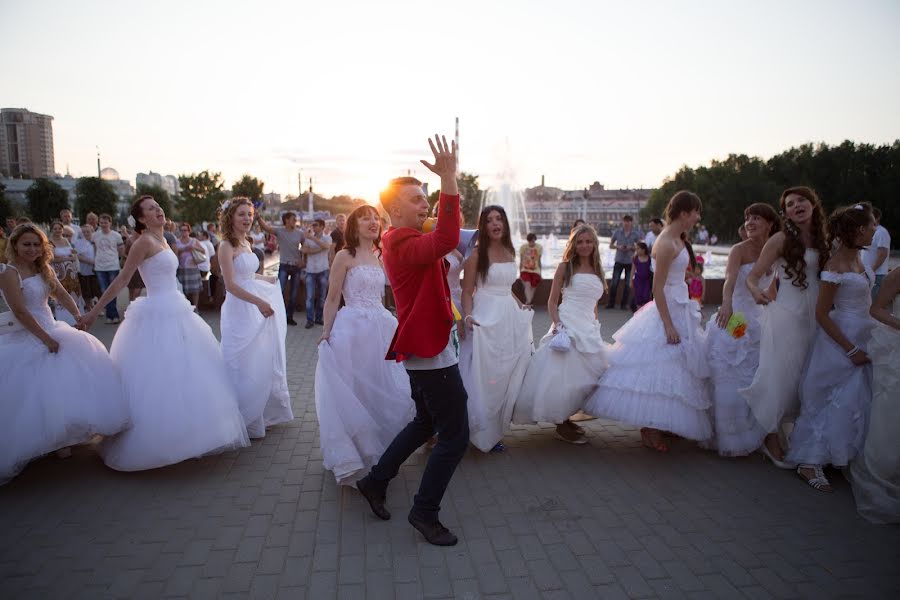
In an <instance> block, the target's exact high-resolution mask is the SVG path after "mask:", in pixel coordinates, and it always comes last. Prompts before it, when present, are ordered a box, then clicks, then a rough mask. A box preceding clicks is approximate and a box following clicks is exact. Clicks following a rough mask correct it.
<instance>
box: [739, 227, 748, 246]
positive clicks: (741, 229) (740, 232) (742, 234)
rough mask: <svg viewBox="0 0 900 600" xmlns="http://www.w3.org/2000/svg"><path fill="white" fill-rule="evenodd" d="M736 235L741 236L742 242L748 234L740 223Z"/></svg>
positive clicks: (746, 238)
mask: <svg viewBox="0 0 900 600" xmlns="http://www.w3.org/2000/svg"><path fill="white" fill-rule="evenodd" d="M738 237H739V238H741V241H742V242H746V241H747V240H748V239H749V238H750V236H749V235H747V228H746V227H745V226H744V224H743V223H741V226H740V227H738Z"/></svg>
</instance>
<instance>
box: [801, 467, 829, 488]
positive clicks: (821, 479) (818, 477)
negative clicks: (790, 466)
mask: <svg viewBox="0 0 900 600" xmlns="http://www.w3.org/2000/svg"><path fill="white" fill-rule="evenodd" d="M801 469H812V471H813V475H815V477H812V478H810V479H807V480H806V483H808V484H809V485H811V486H813V487H814V488H816V489H817V490H818V489H822V488H823V487H826V486H827V487H831V482H830V481H828V478H827V477H825V471H823V470H822V467H821V466H820V465H800V466H799V467H797V474H798V475H800V476H801V477H806V476H805V475H803V473H801V472H800V471H801Z"/></svg>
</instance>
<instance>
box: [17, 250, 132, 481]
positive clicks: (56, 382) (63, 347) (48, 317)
mask: <svg viewBox="0 0 900 600" xmlns="http://www.w3.org/2000/svg"><path fill="white" fill-rule="evenodd" d="M5 269H12V267H8V266H6V265H3V264H0V272H2V271H3V270H5ZM21 285H22V295H23V296H24V299H25V307H26V308H27V309H28V312H29V313H30V314H31V316H32V317H34V319H35V320H36V321H37V322H38V324H39V325H40V326H41V327H42V328H43V329H44V331H46V332H47V333H48V334H49V335H50V337H52V338H53V339H54V340H56V341H57V342H58V343H59V351H58V352H57V353H55V354H51V353H50V351H49V350H48V349H47V346H45V345H44V344H43V342H41V341H40V340H39V339H38V338H37V337H35V336H34V335H33V334H32V333H31V332H29V331H27V330H24V329H22V330H19V331H14V332H12V333H7V334H4V335H0V382H2V386H0V396H2V402H0V483H5V482H6V481H7V480H9V479H11V478H12V477H14V476H15V475H16V474H17V473H18V472H19V471H21V470H22V468H24V467H25V465H26V464H27V463H28V461H30V460H32V459H34V458H37V457H39V456H41V455H43V454H47V453H48V452H52V451H54V450H58V449H60V448H65V447H67V446H73V445H75V444H81V443H84V442H88V441H90V440H91V438H92V437H93V436H94V435H95V434H100V435H113V434H116V433H118V432H120V431H122V430H123V429H125V428H127V427H128V424H129V421H130V419H129V414H128V404H127V403H126V402H125V398H124V395H123V393H122V381H121V379H119V374H118V372H117V371H116V369H115V367H113V363H112V361H111V360H110V358H109V354H108V353H107V352H106V348H105V347H104V346H103V344H101V343H100V341H99V340H97V338H95V337H94V336H92V335H90V334H88V333H85V332H83V331H79V330H77V329H73V328H72V327H70V326H69V325H67V324H66V323H63V322H62V321H56V320H54V319H53V314H52V313H51V312H50V306H49V305H48V304H47V299H48V298H49V297H50V288H49V287H48V286H47V284H46V283H45V282H44V279H43V277H41V276H40V275H39V274H38V275H32V276H31V277H26V278H24V279H22V280H21ZM4 300H5V299H4Z"/></svg>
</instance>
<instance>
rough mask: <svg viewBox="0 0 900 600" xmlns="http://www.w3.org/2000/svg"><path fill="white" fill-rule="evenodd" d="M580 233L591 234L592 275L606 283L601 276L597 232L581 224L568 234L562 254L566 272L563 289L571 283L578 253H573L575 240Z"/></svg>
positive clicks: (564, 272) (604, 278) (601, 269)
mask: <svg viewBox="0 0 900 600" xmlns="http://www.w3.org/2000/svg"><path fill="white" fill-rule="evenodd" d="M582 233H589V234H591V241H592V242H594V253H593V254H591V257H590V263H591V267H593V268H594V275H596V276H597V277H599V278H600V281H606V277H605V276H604V274H603V261H602V260H600V239H599V238H598V237H597V232H596V231H595V230H594V228H593V227H591V226H590V225H587V224H581V225H579V226H578V227H575V228H574V229H572V232H571V233H569V241H568V243H566V249H565V251H564V252H563V256H562V261H563V263H565V265H566V270H565V271H563V287H569V284H570V283H572V275H574V274H575V261H577V260H578V253H577V252H576V251H575V240H577V239H578V236H579V235H581V234H582Z"/></svg>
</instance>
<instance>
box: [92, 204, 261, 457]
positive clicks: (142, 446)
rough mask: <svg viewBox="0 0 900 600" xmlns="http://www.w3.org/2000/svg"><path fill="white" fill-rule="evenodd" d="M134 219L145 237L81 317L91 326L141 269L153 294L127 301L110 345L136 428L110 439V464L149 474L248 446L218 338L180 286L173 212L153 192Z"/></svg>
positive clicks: (134, 209) (106, 448)
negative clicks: (169, 215) (172, 241)
mask: <svg viewBox="0 0 900 600" xmlns="http://www.w3.org/2000/svg"><path fill="white" fill-rule="evenodd" d="M131 216H132V217H133V218H134V221H135V224H134V229H135V231H137V232H140V233H141V235H140V236H138V238H137V240H136V241H135V242H134V245H132V246H131V251H130V252H129V253H128V258H126V259H125V265H124V266H123V267H122V270H121V272H120V273H119V274H118V275H117V276H116V278H115V279H113V281H112V282H111V283H110V284H109V287H108V288H106V290H105V291H104V292H103V296H102V297H101V298H100V300H101V302H99V303H97V304H96V305H95V306H94V308H93V309H91V311H90V312H89V313H87V314H86V315H84V317H83V318H82V325H83V326H84V327H85V328H90V326H91V325H92V324H93V323H94V321H95V320H96V319H97V315H98V314H99V312H100V310H101V309H102V308H103V306H104V305H105V304H106V303H107V302H109V300H110V299H111V298H115V297H116V295H118V293H119V291H121V290H122V288H123V287H125V286H126V285H127V283H128V282H129V281H130V280H131V276H132V275H134V272H135V271H136V270H137V269H140V272H141V278H142V279H143V280H144V284H145V285H146V288H147V295H146V296H142V297H140V298H137V299H136V300H135V301H134V302H132V303H131V304H129V305H128V310H127V311H126V313H125V320H124V321H123V322H122V325H121V326H120V327H119V329H118V331H116V337H115V338H113V342H112V346H111V347H110V349H109V354H110V356H111V357H112V361H113V364H115V366H116V368H117V369H118V371H119V373H121V375H122V384H123V387H124V390H125V399H126V400H127V401H128V404H129V406H130V407H131V420H132V427H131V429H129V430H128V431H126V432H124V433H121V434H119V435H118V436H116V437H114V438H112V439H110V440H107V441H106V442H104V444H103V446H102V447H101V453H102V454H103V461H104V462H105V463H106V465H107V466H108V467H110V468H113V469H116V470H117V471H142V470H145V469H155V468H158V467H164V466H166V465H173V464H175V463H179V462H181V461H183V460H186V459H188V458H199V457H201V456H204V455H207V454H214V453H217V452H223V451H225V450H233V449H236V448H241V447H243V446H249V445H250V442H249V440H248V439H247V429H246V427H245V426H244V419H243V418H242V417H241V413H240V411H239V410H238V404H237V399H236V397H235V393H234V390H233V388H232V386H231V382H230V380H229V377H228V373H227V371H226V369H225V361H224V360H223V359H222V350H221V349H220V348H219V342H218V341H217V340H216V337H215V336H214V335H213V332H212V329H210V327H209V325H207V324H206V322H205V321H204V320H203V319H201V318H200V316H199V315H197V314H196V313H195V312H194V308H193V307H192V306H191V304H190V302H188V301H187V300H186V299H185V297H184V295H183V294H182V293H180V292H179V291H178V287H177V285H176V283H177V281H176V279H175V269H176V268H177V267H178V259H177V258H176V257H175V254H174V253H173V252H172V251H171V249H170V247H169V244H168V242H166V238H165V236H164V235H163V227H164V226H165V224H166V213H165V212H163V209H162V208H161V207H160V206H159V204H157V202H156V200H154V199H153V197H152V196H141V197H140V198H138V199H137V200H135V201H134V203H133V204H132V205H131Z"/></svg>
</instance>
